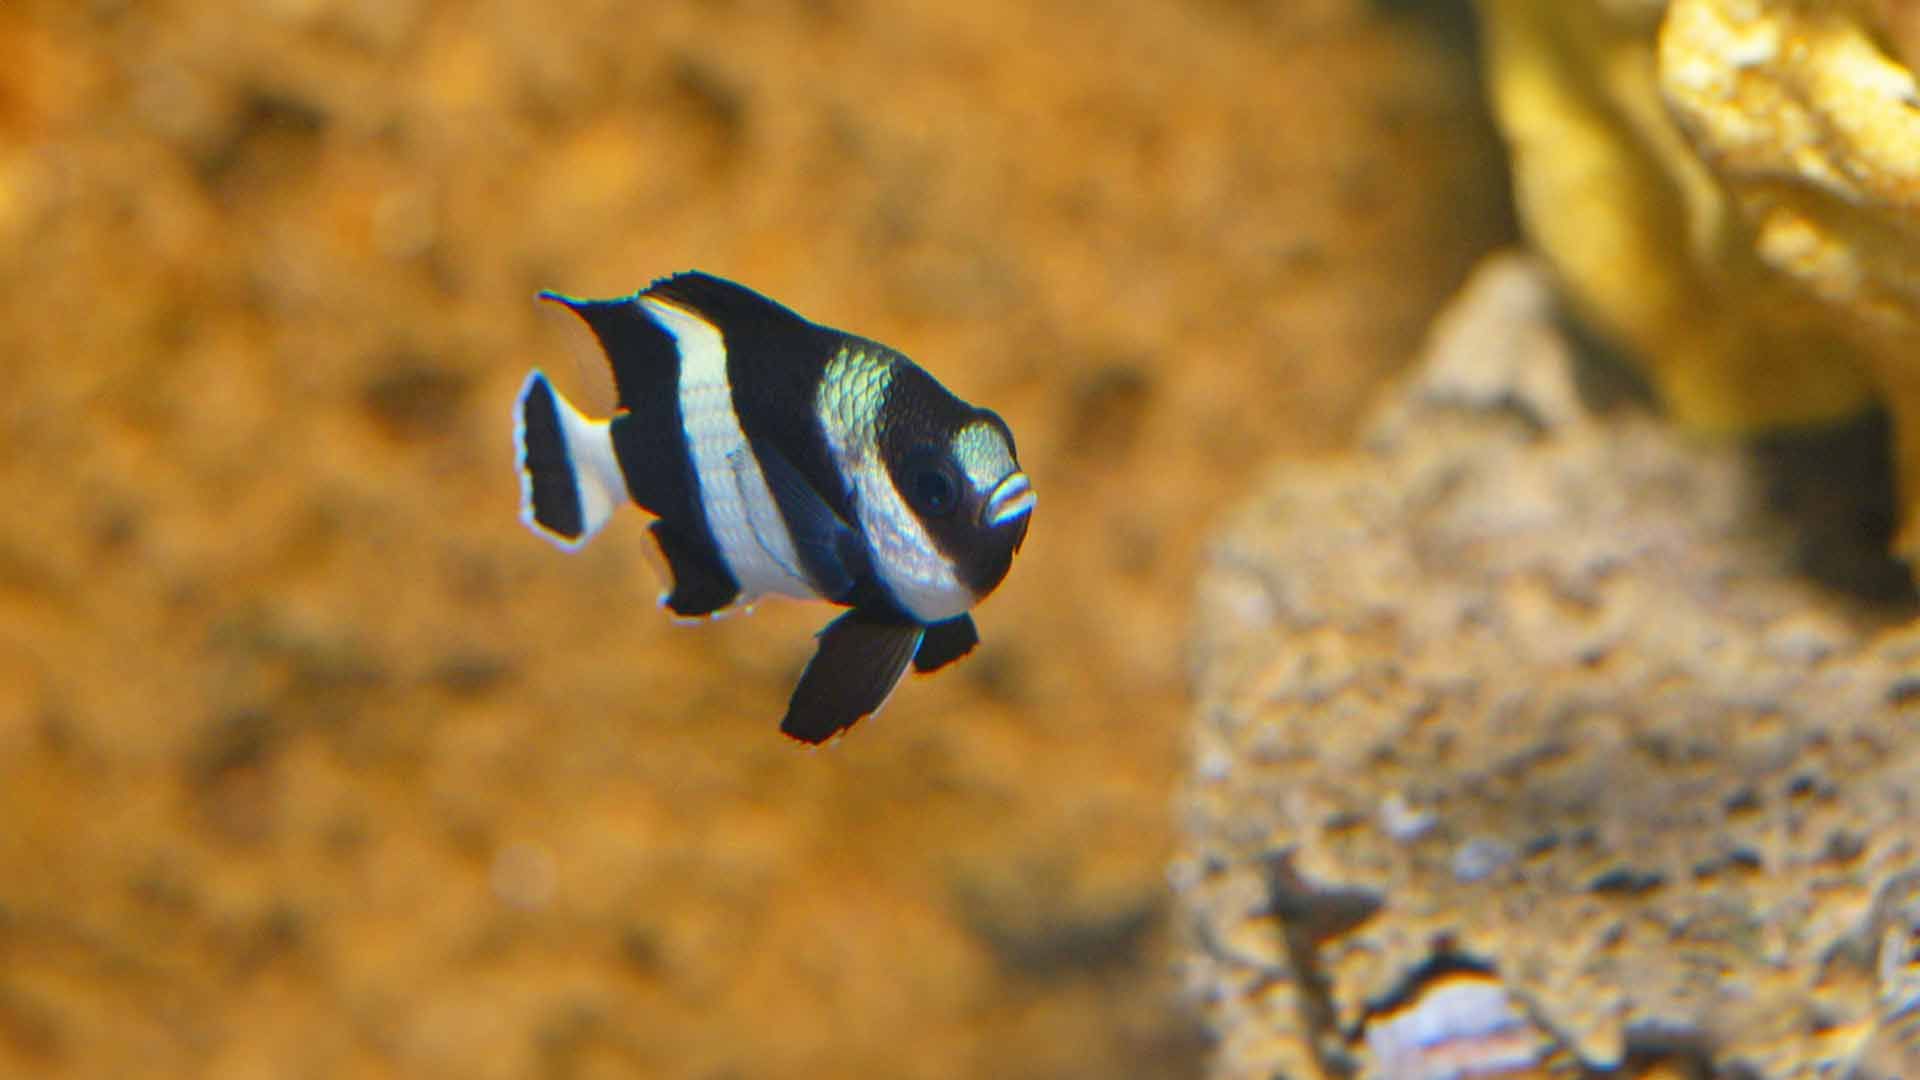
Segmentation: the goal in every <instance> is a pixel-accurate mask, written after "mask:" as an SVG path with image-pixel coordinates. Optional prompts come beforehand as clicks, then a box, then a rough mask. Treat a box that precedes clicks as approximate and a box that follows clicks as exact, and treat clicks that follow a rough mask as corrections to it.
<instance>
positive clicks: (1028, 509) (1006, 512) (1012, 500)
mask: <svg viewBox="0 0 1920 1080" xmlns="http://www.w3.org/2000/svg"><path fill="white" fill-rule="evenodd" d="M1033 503H1034V498H1033V484H1032V483H1031V482H1030V481H1029V480H1028V479H1027V474H1026V473H1023V472H1017V473H1014V474H1013V475H1012V476H1009V477H1007V478H1006V479H1005V480H1002V481H1000V483H999V484H997V485H995V486H994V489H993V494H991V495H989V496H987V505H986V508H985V509H983V510H982V511H981V512H980V521H981V523H982V524H984V525H986V527H987V528H989V529H997V528H999V527H1000V526H1002V525H1005V524H1006V523H1008V522H1009V521H1013V520H1015V519H1017V518H1021V517H1024V516H1026V515H1027V514H1030V513H1032V512H1033Z"/></svg>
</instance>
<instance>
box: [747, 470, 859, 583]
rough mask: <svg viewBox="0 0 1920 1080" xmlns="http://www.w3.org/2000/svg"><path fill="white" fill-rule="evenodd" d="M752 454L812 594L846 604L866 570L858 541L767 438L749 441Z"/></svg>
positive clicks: (849, 527) (853, 533)
mask: <svg viewBox="0 0 1920 1080" xmlns="http://www.w3.org/2000/svg"><path fill="white" fill-rule="evenodd" d="M753 455H754V458H755V459H756V460H758V461H759V463H760V473H761V475H762V476H765V477H766V478H767V489H768V490H769V491H771V492H773V501H774V502H775V503H776V504H777V505H778V506H779V507H780V514H781V516H782V517H783V518H785V519H786V523H787V532H788V533H789V534H790V535H791V536H792V537H793V549H794V552H795V553H796V554H798V555H799V556H800V564H801V568H802V569H803V570H805V571H806V574H807V580H808V581H809V582H810V583H811V584H812V585H813V588H814V591H815V592H818V593H819V594H820V595H821V596H823V597H825V598H827V599H828V600H844V599H846V597H847V594H848V593H850V592H852V591H853V586H854V583H855V582H856V581H857V580H858V579H859V577H860V574H861V573H862V571H864V570H865V565H864V564H865V560H864V558H863V556H862V555H861V545H860V538H859V536H858V535H857V534H856V533H855V532H854V531H853V528H852V526H850V525H848V524H847V523H846V522H845V521H844V520H842V519H841V517H840V515H839V514H836V513H834V511H833V507H831V506H828V505H827V500H826V499H825V498H823V497H822V496H821V494H820V492H819V491H817V490H815V489H814V486H813V485H812V484H809V483H807V478H806V477H805V476H804V475H802V474H801V472H800V469H799V467H798V466H796V465H795V464H794V463H793V461H792V460H791V459H789V458H788V457H787V455H786V454H784V453H782V452H781V451H780V448H779V447H778V446H776V445H774V443H773V441H772V440H771V439H765V438H760V439H754V440H753Z"/></svg>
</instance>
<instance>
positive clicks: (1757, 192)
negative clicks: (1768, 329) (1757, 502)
mask: <svg viewBox="0 0 1920 1080" xmlns="http://www.w3.org/2000/svg"><path fill="white" fill-rule="evenodd" d="M1898 14H1899V5H1897V4H1888V3H1884V2H1872V3H1868V2H1859V3H1855V4H1852V5H1844V4H1835V3H1811V2H1807V0H1675V2H1674V3H1673V5H1672V7H1671V9H1670V10H1669V12H1668V14H1667V18H1666V21H1665V24H1664V26H1663V27H1662V29H1661V32H1660V41H1659V67H1660V74H1661V89H1662V90H1663V92H1664V94H1665V96H1666V100H1667V102H1668V105H1669V107H1670V108H1671V110H1672V114H1673V116H1674V117H1675V119H1676V120H1677V121H1678V122H1679V124H1680V126H1681V128H1682V130H1683V131H1684V132H1685V133H1686V137H1687V139H1688V141H1689V142H1690V143H1691V144H1692V145H1693V146H1694V147H1695V148H1696V149H1697V151H1698V153H1699V154H1700V156H1701V159H1702V160H1703V161H1705V162H1706V163H1707V165H1708V166H1709V168H1711V169H1712V171H1713V174H1714V176H1715V177H1716V178H1717V180H1718V181H1719V182H1720V183H1721V185H1722V186H1723V187H1724V190H1725V191H1726V192H1727V193H1728V195H1729V197H1730V198H1731V200H1732V201H1733V204H1734V205H1735V206H1736V207H1737V210H1738V216H1739V219H1740V222H1741V227H1742V229H1743V230H1745V232H1746V233H1747V234H1748V235H1750V236H1751V238H1752V242H1753V247H1754V251H1755V252H1756V253H1757V254H1758V256H1759V258H1760V259H1761V261H1762V262H1763V263H1765V264H1766V266H1767V267H1768V268H1769V269H1771V270H1773V271H1775V272H1777V273H1779V274H1781V275H1782V276H1784V277H1786V278H1788V279H1790V280H1792V281H1793V282H1795V283H1796V284H1797V285H1798V286H1800V287H1801V288H1802V289H1803V290H1804V291H1805V292H1806V293H1807V294H1808V295H1811V296H1814V297H1816V298H1818V300H1819V301H1820V302H1821V303H1822V304H1824V305H1826V306H1827V308H1828V309H1829V310H1830V311H1831V312H1832V314H1833V316H1834V317H1835V318H1836V319H1837V320H1838V321H1839V325H1840V326H1841V327H1842V328H1843V329H1844V331H1845V332H1846V333H1847V334H1848V336H1849V337H1850V338H1851V340H1852V342H1853V343H1854V344H1855V346H1856V347H1857V348H1858V350H1859V353H1860V355H1861V356H1862V357H1863V358H1864V362H1865V366H1866V368H1867V370H1868V371H1869V372H1870V374H1871V376H1872V380H1873V383H1874V384H1875V387H1876V389H1877V391H1878V393H1879V394H1880V396H1881V398H1882V399H1883V401H1884V402H1885V404H1886V406H1887V408H1888V410H1889V411H1890V412H1891V413H1892V415H1893V419H1894V431H1895V440H1896V448H1895V451H1896V455H1897V461H1898V463H1899V466H1900V473H1901V477H1902V489H1903V491H1904V492H1905V495H1906V498H1905V502H1906V508H1905V513H1904V518H1905V528H1904V529H1903V531H1902V537H1901V542H1900V548H1901V551H1902V553H1903V554H1905V555H1907V556H1908V557H1909V558H1912V557H1913V556H1914V555H1915V554H1917V553H1920V534H1917V533H1916V531H1915V530H1916V517H1915V512H1914V508H1915V507H1916V506H1917V505H1920V366H1917V364H1916V361H1917V360H1920V243H1917V242H1920V93H1917V92H1916V89H1915V86H1914V80H1913V75H1912V73H1911V72H1909V71H1908V70H1907V69H1906V68H1905V67H1903V66H1902V65H1901V63H1900V62H1899V61H1898V60H1896V59H1895V58H1894V57H1893V56H1891V55H1889V54H1888V52H1887V51H1886V50H1885V49H1884V48H1883V45H1882V40H1883V39H1884V38H1885V37H1886V36H1887V34H1888V33H1889V31H1890V30H1892V29H1894V28H1893V27H1890V26H1888V25H1886V21H1885V20H1886V19H1887V18H1889V17H1892V16H1896V15H1898Z"/></svg>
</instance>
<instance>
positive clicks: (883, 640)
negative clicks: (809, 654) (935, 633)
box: [780, 608, 926, 745]
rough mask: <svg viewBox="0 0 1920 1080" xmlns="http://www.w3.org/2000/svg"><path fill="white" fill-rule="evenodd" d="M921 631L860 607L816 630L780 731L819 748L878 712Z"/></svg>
mask: <svg viewBox="0 0 1920 1080" xmlns="http://www.w3.org/2000/svg"><path fill="white" fill-rule="evenodd" d="M925 632H926V631H925V628H924V627H922V626H921V625H920V624H918V623H914V622H906V621H900V620H896V619H892V618H888V617H883V616H876V615H873V614H871V613H868V612H863V611H861V610H859V609H858V608H856V609H854V610H852V611H849V612H847V613H846V614H845V615H842V616H840V617H839V618H838V619H835V620H834V621H833V622H831V623H828V624H827V628H826V629H825V630H822V631H821V632H820V645H819V648H818V649H817V650H816V651H815V652H814V654H813V659H812V660H811V661H809V662H808V664H807V669H806V671H804V672H802V673H801V675H800V684H799V685H798V686H796V687H794V689H793V697H792V699H791V700H790V701H789V702H788V703H787V715H786V717H785V719H783V720H782V721H781V722H780V730H781V731H782V732H784V733H785V734H786V735H787V736H789V737H790V738H793V739H797V740H799V741H800V742H803V743H812V744H816V745H817V744H819V743H823V742H825V741H827V740H828V739H830V738H832V737H833V736H835V735H838V734H839V733H840V732H842V731H845V730H847V729H848V728H850V727H852V726H853V725H854V724H857V723H859V722H860V721H861V720H863V719H865V718H866V717H869V716H872V715H873V714H875V713H877V712H879V711H880V707H881V706H883V705H885V704H886V703H887V698H889V697H891V696H892V695H893V691H894V688H895V687H896V686H898V685H900V677H901V676H902V675H905V674H906V673H907V665H908V664H910V663H911V662H912V661H913V654H914V650H915V649H917V648H919V646H920V638H921V636H922V635H923V634H924V633H925Z"/></svg>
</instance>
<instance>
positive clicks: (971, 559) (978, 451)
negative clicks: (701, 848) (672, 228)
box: [514, 273, 1034, 743]
mask: <svg viewBox="0 0 1920 1080" xmlns="http://www.w3.org/2000/svg"><path fill="white" fill-rule="evenodd" d="M541 295H542V297H543V298H545V299H548V300H553V301H556V302H558V303H561V304H565V305H566V306H567V307H569V308H571V309H572V310H573V311H574V312H575V313H576V314H578V315H579V316H580V317H581V318H582V319H583V320H585V321H586V323H587V325H588V326H589V327H590V328H591V329H592V330H593V333H594V335H595V336H596V337H598V338H599V340H600V345H601V347H602V348H603V349H604V350H605V351H606V354H607V360H608V362H609V363H610V364H611V365H612V367H613V379H614V385H615V388H616V390H617V392H618V395H619V409H618V411H617V412H616V413H615V414H614V416H613V417H612V418H611V419H608V420H593V419H589V418H587V417H586V416H585V415H583V414H582V413H581V412H580V411H579V410H578V409H576V408H574V407H573V405H572V404H570V403H569V402H568V401H567V400H566V399H565V398H563V397H561V396H560V394H559V393H558V392H557V391H555V390H554V388H553V386H552V384H551V383H550V382H549V381H548V380H547V377H546V375H545V374H543V373H542V372H540V371H539V370H538V369H535V370H534V371H533V372H532V373H531V374H529V375H528V376H527V381H526V383H525V384H524V385H523V386H522V388H521V391H520V397H519V399H518V401H517V402H516V404H515V433H514V441H515V443H516V445H517V448H518V451H519V467H520V485H521V519H522V520H523V521H525V522H526V523H527V524H528V526H530V527H531V528H533V529H534V530H535V531H537V532H539V533H540V534H542V535H544V536H546V537H547V538H548V539H550V540H552V541H553V542H554V543H556V544H558V545H559V546H560V547H562V548H564V549H567V550H573V549H576V548H578V547H579V546H580V545H582V544H584V543H586V542H587V541H588V540H589V539H591V538H592V536H593V535H594V533H596V532H598V531H599V529H600V527H601V526H603V525H605V524H606V523H607V519H608V518H610V517H611V516H612V515H613V511H614V508H615V507H617V506H618V505H619V504H620V503H621V501H622V500H623V499H624V498H631V499H632V500H633V501H634V502H635V503H637V504H638V505H639V506H640V507H641V508H642V509H644V510H646V511H647V512H649V513H651V514H653V515H654V517H655V518H656V519H657V520H656V521H654V522H653V523H652V525H651V526H650V527H651V529H652V532H653V537H654V540H655V541H656V542H657V543H658V544H659V547H660V551H661V553H662V554H663V555H665V556H666V561H667V568H668V571H669V573H670V575H671V577H672V582H671V584H670V586H669V588H668V589H667V590H666V592H665V593H664V594H663V595H662V597H661V603H662V604H664V605H665V606H666V607H667V608H668V609H670V610H671V611H672V612H673V613H674V614H676V615H679V616H683V617H697V616H706V615H712V614H715V613H718V612H721V611H724V610H726V609H728V608H731V607H734V606H736V605H741V604H746V603H749V602H751V601H753V600H755V599H756V598H758V597H761V596H765V595H769V594H777V595H785V596H793V597H800V598H802V599H818V600H826V601H829V602H831V603H835V604H839V605H842V606H845V607H848V608H851V609H852V610H850V611H848V612H847V613H846V614H844V615H842V616H840V617H839V618H837V619H835V620H834V621H833V622H832V623H829V624H828V625H827V627H826V628H825V629H824V630H822V631H821V632H820V634H819V647H818V649H817V651H816V652H815V653H814V656H813V659H812V661H811V662H809V663H808V664H807V668H806V671H805V672H804V673H803V674H802V675H801V676H800V683H799V685H798V686H797V687H795V689H794V691H793V697H792V700H791V701H790V702H789V703H788V706H787V715H786V718H785V720H783V721H782V722H781V725H780V730H782V731H784V732H786V733H787V734H788V735H791V736H793V737H794V738H796V739H800V740H802V741H804V742H809V743H818V742H822V741H824V740H826V739H827V738H829V737H831V736H833V735H834V734H836V733H838V732H840V731H844V730H845V729H847V728H848V727H851V726H852V725H853V724H854V723H856V722H857V721H859V720H860V719H861V718H862V717H865V716H870V715H872V714H873V713H875V712H877V711H879V709H880V707H881V706H882V705H883V704H885V703H886V700H887V698H888V696H889V695H890V694H892V692H893V689H894V687H895V686H896V685H897V684H898V683H899V681H900V679H901V677H902V676H903V675H904V674H905V673H906V670H907V667H908V665H909V664H911V665H912V666H913V668H914V669H915V670H917V671H920V672H929V671H934V670H936V669H938V668H941V667H944V666H945V665H947V664H950V663H952V662H953V661H955V660H958V659H959V658H960V657H962V656H965V655H966V654H967V653H968V652H970V651H972V649H973V647H974V646H975V645H976V644H978V643H979V640H980V637H979V633H978V632H977V631H976V630H975V629H974V625H973V619H972V618H971V617H970V616H969V615H968V614H967V613H968V611H970V610H971V609H972V608H973V606H974V605H975V604H977V603H979V602H980V601H981V600H982V599H983V598H985V597H986V595H987V594H988V593H991V592H992V591H993V590H994V588H995V587H996V586H998V585H999V584H1000V580H1001V579H1002V578H1003V577H1005V576H1006V573H1007V569H1008V567H1009V566H1010V565H1012V562H1013V555H1014V552H1016V551H1018V550H1020V544H1021V542H1022V541H1023V540H1024V539H1025V538H1026V535H1027V521H1028V519H1029V517H1030V516H1031V514H1032V511H1033V503H1034V494H1033V487H1032V485H1031V484H1030V483H1029V482H1028V479H1027V474H1026V473H1025V472H1022V471H1021V469H1020V463H1019V460H1018V459H1017V457H1016V456H1015V452H1014V443H1013V433H1012V432H1010V431H1009V430H1007V425H1006V423H1005V422H1003V421H1002V420H1001V419H1000V417H998V416H997V415H995V414H994V413H993V412H991V411H990V410H987V409H979V408H975V407H973V406H972V405H969V404H967V403H966V402H964V401H961V400H960V399H959V398H957V397H955V396H953V394H951V393H949V392H948V391H947V390H946V388H945V387H942V386H941V385H940V384H939V383H938V382H936V381H934V379H933V376H931V375H928V374H927V373H926V372H925V371H924V370H922V369H921V368H920V367H919V366H918V365H916V364H914V363H913V362H912V361H911V360H908V359H907V358H906V357H905V356H902V355H901V354H900V353H898V352H895V351H894V350H892V349H890V348H888V347H886V346H885V345H881V344H879V343H878V342H874V341H868V340H866V339H865V338H860V337H855V336H854V335H852V334H847V333H843V332H841V331H839V330H834V329H831V328H829V327H825V326H821V325H819V324H817V323H813V322H809V321H808V320H806V319H804V318H802V317H801V316H799V315H798V314H796V313H794V312H793V311H790V310H788V309H787V308H785V307H782V306H781V305H779V304H777V303H775V302H774V301H772V300H769V299H768V298H766V297H764V296H762V295H760V294H759V293H756V292H754V291H753V290H751V289H748V288H746V287H745V286H742V285H737V284H735V283H733V282H730V281H726V280H723V279H721V278H717V277H713V276H711V275H709V274H702V273H684V274H678V275H675V276H673V277H669V278H664V279H662V280H660V281H657V282H655V283H653V284H652V285H650V286H648V287H647V288H645V289H642V290H640V291H639V292H637V293H635V294H633V295H632V296H627V297H622V298H620V299H615V300H580V299H576V298H573V297H569V296H562V295H559V294H557V293H542V294H541Z"/></svg>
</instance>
